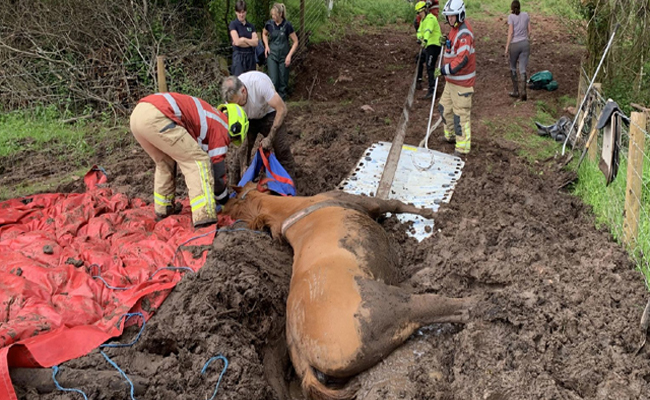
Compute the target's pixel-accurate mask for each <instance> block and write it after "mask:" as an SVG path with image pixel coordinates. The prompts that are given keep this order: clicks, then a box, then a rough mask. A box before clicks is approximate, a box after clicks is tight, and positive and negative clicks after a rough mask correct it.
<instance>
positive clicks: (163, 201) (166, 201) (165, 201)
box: [153, 192, 174, 206]
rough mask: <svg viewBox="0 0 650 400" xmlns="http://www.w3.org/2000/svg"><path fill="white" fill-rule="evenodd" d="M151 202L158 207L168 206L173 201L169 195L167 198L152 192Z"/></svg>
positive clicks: (172, 197)
mask: <svg viewBox="0 0 650 400" xmlns="http://www.w3.org/2000/svg"><path fill="white" fill-rule="evenodd" d="M153 200H154V202H155V203H156V204H158V205H160V206H169V205H171V204H172V201H173V200H174V195H173V194H171V195H169V196H163V195H162V194H159V193H156V192H153Z"/></svg>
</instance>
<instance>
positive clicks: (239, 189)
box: [230, 185, 244, 194]
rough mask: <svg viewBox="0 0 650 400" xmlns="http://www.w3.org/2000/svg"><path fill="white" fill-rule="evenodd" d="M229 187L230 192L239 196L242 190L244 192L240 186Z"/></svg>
mask: <svg viewBox="0 0 650 400" xmlns="http://www.w3.org/2000/svg"><path fill="white" fill-rule="evenodd" d="M230 187H231V188H232V190H234V191H235V192H236V193H237V194H240V193H241V192H242V190H244V188H243V187H241V186H234V185H233V186H230Z"/></svg>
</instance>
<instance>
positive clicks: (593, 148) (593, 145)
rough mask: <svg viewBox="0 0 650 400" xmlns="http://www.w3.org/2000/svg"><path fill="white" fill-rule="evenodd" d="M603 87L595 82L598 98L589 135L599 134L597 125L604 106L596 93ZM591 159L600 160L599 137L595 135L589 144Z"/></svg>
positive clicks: (595, 96)
mask: <svg viewBox="0 0 650 400" xmlns="http://www.w3.org/2000/svg"><path fill="white" fill-rule="evenodd" d="M601 88H602V84H600V83H594V88H593V90H594V99H596V103H595V104H596V105H595V106H594V116H593V118H592V120H591V132H590V133H589V136H592V135H597V133H596V132H595V131H596V125H598V117H600V112H601V111H602V107H601V105H600V102H599V101H598V95H597V94H596V93H600V90H601ZM588 151H589V160H590V161H592V162H595V161H596V160H598V137H594V139H593V142H592V143H591V145H590V146H589V150H588Z"/></svg>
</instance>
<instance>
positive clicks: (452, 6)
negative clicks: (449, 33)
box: [442, 0, 465, 24]
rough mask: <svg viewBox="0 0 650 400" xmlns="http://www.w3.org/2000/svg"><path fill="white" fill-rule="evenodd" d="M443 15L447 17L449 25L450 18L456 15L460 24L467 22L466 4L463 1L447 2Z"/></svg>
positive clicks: (453, 0)
mask: <svg viewBox="0 0 650 400" xmlns="http://www.w3.org/2000/svg"><path fill="white" fill-rule="evenodd" d="M442 14H443V15H444V16H445V19H446V20H447V23H449V18H448V16H450V15H456V19H457V20H458V23H459V24H462V23H463V21H465V2H463V0H447V3H446V4H445V8H443V9H442Z"/></svg>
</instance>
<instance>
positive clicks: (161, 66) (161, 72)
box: [156, 56, 167, 93]
mask: <svg viewBox="0 0 650 400" xmlns="http://www.w3.org/2000/svg"><path fill="white" fill-rule="evenodd" d="M156 64H157V67H158V93H167V79H166V78H165V57H164V56H158V57H156Z"/></svg>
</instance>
